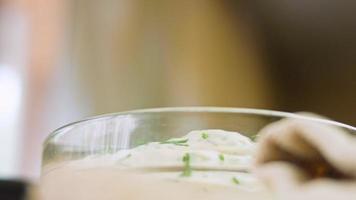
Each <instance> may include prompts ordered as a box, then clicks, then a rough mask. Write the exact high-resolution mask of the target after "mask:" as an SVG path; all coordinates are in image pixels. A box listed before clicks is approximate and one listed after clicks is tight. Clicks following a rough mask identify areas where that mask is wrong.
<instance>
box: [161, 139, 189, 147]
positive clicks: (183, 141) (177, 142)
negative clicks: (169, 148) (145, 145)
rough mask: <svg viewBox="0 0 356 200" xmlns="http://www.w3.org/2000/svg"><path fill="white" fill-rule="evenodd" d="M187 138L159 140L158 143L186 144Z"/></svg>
mask: <svg viewBox="0 0 356 200" xmlns="http://www.w3.org/2000/svg"><path fill="white" fill-rule="evenodd" d="M187 142H188V139H181V140H167V141H165V142H161V143H160V144H175V145H178V146H186V147H187V146H188V144H187Z"/></svg>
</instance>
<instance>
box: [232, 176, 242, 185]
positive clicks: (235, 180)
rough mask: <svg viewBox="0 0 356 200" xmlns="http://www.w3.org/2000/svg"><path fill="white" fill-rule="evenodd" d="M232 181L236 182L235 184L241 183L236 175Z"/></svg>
mask: <svg viewBox="0 0 356 200" xmlns="http://www.w3.org/2000/svg"><path fill="white" fill-rule="evenodd" d="M231 180H232V182H233V183H235V184H237V185H238V184H240V181H239V180H238V179H237V178H236V177H232V179H231Z"/></svg>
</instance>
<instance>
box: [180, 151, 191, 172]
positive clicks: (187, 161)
mask: <svg viewBox="0 0 356 200" xmlns="http://www.w3.org/2000/svg"><path fill="white" fill-rule="evenodd" d="M182 161H183V163H184V169H183V172H182V175H181V176H184V177H188V176H191V175H192V168H191V166H190V154H189V153H186V154H184V156H183V158H182Z"/></svg>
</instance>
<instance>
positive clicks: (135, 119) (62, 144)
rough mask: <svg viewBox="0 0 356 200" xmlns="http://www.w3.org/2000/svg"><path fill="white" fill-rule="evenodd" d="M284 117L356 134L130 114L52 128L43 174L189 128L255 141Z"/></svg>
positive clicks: (208, 113)
mask: <svg viewBox="0 0 356 200" xmlns="http://www.w3.org/2000/svg"><path fill="white" fill-rule="evenodd" d="M283 118H293V119H300V120H307V121H309V122H315V123H323V124H328V125H330V126H337V127H339V128H341V129H343V130H344V131H346V132H348V133H350V134H355V133H356V131H355V130H356V129H355V128H354V127H352V126H349V125H346V124H342V123H339V122H335V121H331V120H326V119H320V118H315V117H310V116H304V115H303V116H302V115H298V114H292V113H286V112H278V111H269V110H258V109H245V108H219V107H176V108H155V109H144V110H134V111H128V112H120V113H114V114H108V115H102V116H97V117H93V118H89V119H85V120H82V121H78V122H74V123H71V124H68V125H66V126H63V127H61V128H59V129H57V130H55V131H54V132H53V133H51V134H50V135H49V136H48V138H47V139H46V141H45V142H44V150H43V160H42V161H43V162H42V176H46V174H47V173H48V172H50V171H52V170H54V169H55V168H56V167H58V166H60V165H61V164H65V163H67V162H70V161H75V160H79V159H84V158H86V157H88V156H96V155H110V154H114V153H115V152H117V151H119V150H125V149H131V148H134V147H136V146H139V145H141V144H145V143H149V142H162V141H166V140H167V139H169V138H177V137H182V136H184V135H186V134H187V133H188V132H190V131H192V130H204V129H222V130H227V131H234V132H239V133H241V134H243V135H245V136H247V137H249V138H251V139H254V138H255V136H256V134H257V133H258V132H259V131H260V130H261V129H262V128H263V127H265V126H266V125H268V124H270V123H272V122H275V121H278V120H281V119H283ZM53 166H56V167H53ZM87 181H90V180H87ZM83 182H84V181H83ZM113 190H114V189H113ZM139 190H140V189H137V191H139ZM94 196H95V195H94ZM61 198H66V197H61ZM86 198H88V197H86ZM100 198H103V197H100ZM107 199H110V198H107ZM195 199H199V198H198V197H196V198H195Z"/></svg>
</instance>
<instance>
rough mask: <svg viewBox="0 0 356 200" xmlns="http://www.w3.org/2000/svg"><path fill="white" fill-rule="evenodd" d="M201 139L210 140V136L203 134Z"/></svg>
mask: <svg viewBox="0 0 356 200" xmlns="http://www.w3.org/2000/svg"><path fill="white" fill-rule="evenodd" d="M201 137H202V138H203V139H204V140H206V139H208V137H209V135H208V134H207V133H202V134H201Z"/></svg>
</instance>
